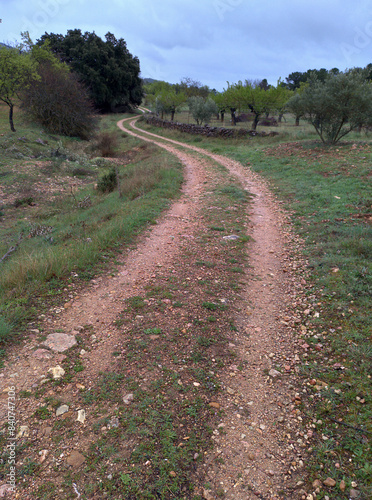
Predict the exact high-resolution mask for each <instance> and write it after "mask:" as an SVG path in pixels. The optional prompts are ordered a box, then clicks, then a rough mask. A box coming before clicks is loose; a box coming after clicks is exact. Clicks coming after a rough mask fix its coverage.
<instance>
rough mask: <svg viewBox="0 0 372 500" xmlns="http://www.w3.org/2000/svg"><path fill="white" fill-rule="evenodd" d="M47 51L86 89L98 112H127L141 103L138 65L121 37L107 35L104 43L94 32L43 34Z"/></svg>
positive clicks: (141, 94)
mask: <svg viewBox="0 0 372 500" xmlns="http://www.w3.org/2000/svg"><path fill="white" fill-rule="evenodd" d="M46 41H48V43H49V46H50V49H51V51H52V52H53V53H54V54H56V55H57V56H58V57H59V58H60V60H61V61H63V62H65V63H66V64H68V66H69V67H70V68H71V69H72V71H73V72H74V73H76V74H77V75H78V76H79V79H80V81H81V82H82V83H83V84H84V85H85V86H86V88H87V89H88V92H89V95H90V97H91V99H92V101H93V103H94V106H95V107H96V108H97V109H98V110H99V111H102V112H116V111H127V110H129V109H131V108H132V107H135V106H138V105H139V104H141V101H142V96H143V93H142V83H141V78H140V76H139V74H140V63H139V60H138V58H137V57H134V56H132V54H131V53H130V52H129V51H128V48H127V45H126V42H125V41H124V40H123V38H119V39H116V38H115V36H114V35H113V34H112V33H107V34H106V36H105V41H104V40H102V39H101V38H100V37H99V36H98V35H96V34H95V33H94V32H93V33H89V32H85V33H82V32H81V30H79V29H75V30H69V31H68V32H67V34H66V35H57V34H54V33H45V34H44V35H43V36H42V37H41V38H40V40H38V41H37V44H38V45H43V44H44V43H45V42H46Z"/></svg>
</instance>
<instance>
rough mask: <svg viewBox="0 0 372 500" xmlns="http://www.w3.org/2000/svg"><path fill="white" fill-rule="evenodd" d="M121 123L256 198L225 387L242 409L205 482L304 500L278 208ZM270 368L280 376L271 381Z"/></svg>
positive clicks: (289, 291)
mask: <svg viewBox="0 0 372 500" xmlns="http://www.w3.org/2000/svg"><path fill="white" fill-rule="evenodd" d="M126 121H129V120H128V119H127V120H122V121H120V122H119V123H118V126H119V127H120V128H121V129H122V130H125V131H126V132H127V133H129V134H131V135H134V136H136V137H139V138H141V139H143V140H146V141H149V140H150V141H151V142H155V143H156V144H157V145H158V146H160V147H163V148H165V149H167V150H168V151H170V152H174V153H175V154H176V155H177V156H179V151H178V150H177V151H174V150H172V148H170V147H169V145H168V144H172V145H175V146H178V147H181V148H182V150H184V149H187V150H192V151H194V152H196V153H198V154H200V155H202V156H203V157H208V158H211V159H212V160H214V161H216V162H217V163H219V164H221V165H223V166H224V167H226V168H227V169H228V170H229V171H230V173H231V174H233V176H235V177H236V178H237V179H238V180H239V181H240V183H241V184H242V185H243V187H244V188H245V189H246V190H247V191H248V192H249V193H251V194H253V195H254V197H253V199H252V202H251V204H250V206H249V216H250V221H251V226H250V228H249V229H248V234H249V236H251V237H252V243H251V244H250V254H249V264H250V266H251V269H250V271H249V270H247V273H248V283H247V288H246V290H245V292H244V295H245V301H244V303H245V304H247V306H246V307H245V309H243V311H242V314H241V315H240V317H239V318H237V321H238V323H239V325H240V328H239V331H241V332H244V333H243V334H240V335H239V334H237V336H236V340H235V342H234V343H235V346H234V348H235V350H236V353H237V355H238V357H239V358H240V359H241V360H243V361H245V362H246V370H245V373H244V377H243V378H239V379H237V378H233V377H232V378H231V379H230V380H226V386H228V391H227V392H228V394H231V400H234V399H235V400H236V402H237V401H239V404H240V406H239V408H238V410H237V411H236V410H235V411H234V410H233V411H230V412H229V413H228V415H227V416H226V419H225V421H224V422H222V423H221V429H222V430H223V432H219V431H217V432H216V435H215V441H216V444H217V452H216V456H218V455H221V457H223V458H222V460H220V461H221V462H223V464H221V465H220V466H216V465H214V466H213V467H211V468H210V470H209V471H208V477H209V478H210V480H211V482H212V483H213V485H214V491H216V490H218V487H219V486H221V487H222V489H223V490H224V491H225V494H226V496H225V498H231V499H241V500H246V499H251V498H252V499H256V498H261V499H276V498H288V499H289V498H301V495H302V494H303V493H304V492H303V491H300V492H298V491H297V492H295V487H296V484H297V487H298V488H299V487H300V486H301V485H302V481H301V468H302V467H303V464H304V460H305V459H306V458H305V457H304V456H303V455H304V454H305V452H304V451H303V448H304V445H303V444H302V441H301V440H299V441H301V446H299V445H298V444H297V443H296V442H295V441H294V439H292V438H293V437H294V436H296V437H300V436H301V435H303V433H302V434H300V433H301V431H300V430H299V429H298V424H299V422H300V421H301V417H300V416H299V411H298V410H296V404H295V403H296V401H297V402H298V401H300V400H301V397H300V395H299V394H298V393H297V392H296V389H295V385H294V383H295V382H294V381H293V378H294V379H295V378H296V377H295V373H296V371H298V369H297V365H298V364H299V361H300V360H299V357H298V352H299V351H298V346H297V342H296V339H295V336H294V331H295V330H294V326H295V324H296V323H299V322H300V318H298V317H293V316H289V315H290V314H291V313H290V311H291V307H290V301H291V298H292V299H294V298H295V297H296V289H297V288H300V283H299V278H296V277H293V276H292V275H291V273H288V261H289V260H290V259H289V256H288V255H289V254H288V244H289V243H290V240H291V233H290V231H289V228H288V225H287V222H286V219H285V217H284V215H283V212H282V211H281V210H280V207H279V204H278V201H276V200H275V199H274V197H273V195H272V193H271V192H270V190H269V189H268V187H267V185H266V184H265V182H264V181H263V180H262V178H260V177H259V176H258V175H256V174H254V173H253V172H252V171H251V170H249V169H247V168H244V167H243V166H242V165H241V164H239V163H238V162H236V161H233V160H231V159H228V158H226V157H223V156H221V155H216V154H211V153H210V152H208V151H206V150H204V149H202V148H198V147H195V146H190V145H187V144H184V143H182V142H179V141H175V140H172V139H165V138H164V137H162V136H158V135H156V134H153V133H150V132H147V131H146V132H145V131H144V130H142V129H139V128H138V127H136V120H131V121H130V127H127V126H126V125H125V122H126ZM133 130H135V131H136V132H134V131H133ZM159 139H161V142H159ZM195 222H196V221H195ZM243 307H244V306H243ZM275 368H279V369H280V372H284V375H283V376H281V375H279V374H278V373H276V374H274V376H269V373H270V370H271V369H275ZM237 396H239V397H237ZM296 398H297V399H296ZM242 465H243V469H244V473H243V474H241V473H240V474H239V475H240V477H239V479H238V480H237V474H236V471H241V469H242ZM204 494H205V498H207V499H208V498H215V497H214V496H213V495H210V494H209V493H208V491H207V490H204ZM283 495H284V496H283Z"/></svg>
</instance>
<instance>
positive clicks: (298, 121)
mask: <svg viewBox="0 0 372 500" xmlns="http://www.w3.org/2000/svg"><path fill="white" fill-rule="evenodd" d="M299 125H300V117H299V116H296V127H298V126H299Z"/></svg>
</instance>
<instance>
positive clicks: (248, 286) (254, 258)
mask: <svg viewBox="0 0 372 500" xmlns="http://www.w3.org/2000/svg"><path fill="white" fill-rule="evenodd" d="M128 121H129V122H130V124H129V123H128ZM118 126H119V127H120V128H121V129H122V130H123V131H125V132H126V133H128V134H131V135H135V136H137V137H140V138H141V139H142V140H146V141H151V142H154V143H155V144H157V145H158V146H160V147H162V148H164V149H166V150H167V151H168V152H170V153H172V154H174V155H176V156H177V157H178V158H179V159H180V161H181V162H182V164H183V165H184V172H185V183H184V186H183V191H182V195H181V197H180V199H179V200H177V201H176V202H175V203H174V204H173V205H172V206H171V208H170V210H169V211H168V212H167V213H165V214H164V216H163V217H162V218H161V219H160V220H159V221H158V222H157V224H156V225H155V226H153V227H152V229H151V230H148V231H147V232H146V234H144V235H143V236H142V237H141V238H140V240H139V242H138V244H137V246H136V248H135V249H133V250H131V251H129V252H128V253H127V254H126V255H125V256H124V257H123V260H124V262H122V264H120V265H118V266H117V271H118V272H117V274H116V276H115V277H112V276H104V277H102V278H99V279H96V280H93V282H92V283H91V284H90V285H89V286H88V287H87V288H86V289H84V290H81V292H80V293H79V295H78V296H75V297H74V298H73V299H72V300H71V301H69V302H67V303H66V304H65V307H64V308H61V310H58V311H52V312H51V314H50V315H49V316H48V315H47V316H46V317H45V318H44V331H43V335H44V337H45V336H46V335H47V334H48V333H49V334H51V333H53V332H61V331H63V332H64V334H65V335H67V336H68V337H69V338H70V339H73V340H74V339H75V338H77V337H78V336H79V335H80V336H82V337H83V338H84V346H85V348H84V349H83V350H80V354H79V353H78V356H79V363H80V364H77V365H75V366H78V367H80V366H83V367H84V370H82V371H80V368H79V369H76V370H75V372H76V373H72V374H71V375H70V381H69V383H68V384H67V385H65V386H63V388H61V387H59V386H57V387H53V386H49V385H48V384H46V387H48V388H49V387H50V388H49V389H48V392H47V396H48V397H49V398H50V399H51V400H52V399H53V398H56V397H58V401H59V404H60V403H65V406H66V407H67V409H66V412H67V413H66V415H69V418H71V420H73V419H74V412H78V411H81V410H82V408H85V413H84V414H86V421H85V420H84V421H83V425H84V427H82V428H80V427H79V428H76V430H75V431H74V432H70V434H69V433H67V434H65V437H66V441H65V442H64V443H63V446H62V447H61V443H60V440H59V439H58V432H61V430H60V429H61V425H62V424H60V423H59V422H60V421H58V420H56V422H55V423H54V427H51V425H48V420H47V419H48V418H49V419H53V418H55V417H54V416H53V415H52V411H51V410H50V408H49V407H47V406H45V407H41V403H40V400H39V399H38V397H37V395H36V396H35V397H34V396H31V392H32V391H35V390H36V391H38V390H39V388H40V387H42V386H43V384H44V382H45V381H46V380H47V378H46V375H47V374H48V370H50V368H53V367H56V366H57V365H61V364H63V363H64V362H65V361H66V357H67V358H68V356H69V354H68V353H69V351H68V350H64V349H63V348H62V349H60V350H59V349H58V348H57V347H56V345H53V344H49V345H45V343H44V341H45V338H44V340H43V339H42V338H41V337H40V332H38V331H34V332H31V334H30V337H29V339H28V341H27V342H26V343H25V345H23V346H22V348H19V347H17V348H15V349H14V350H13V352H12V353H11V355H10V357H9V360H8V361H7V363H6V365H5V367H4V369H3V371H2V374H1V385H2V399H3V401H4V405H2V415H1V418H2V421H3V422H4V421H5V419H6V405H5V400H6V397H7V395H8V394H7V391H8V390H9V389H7V388H9V387H16V391H17V393H18V394H20V393H22V394H23V395H24V398H22V399H20V400H19V401H18V408H17V411H18V422H17V424H18V429H22V428H23V434H22V432H21V433H19V432H20V431H18V435H19V442H20V444H21V445H24V449H23V451H22V452H20V453H23V455H21V461H22V463H23V464H24V463H29V462H27V460H28V459H30V460H31V458H32V460H33V461H34V462H35V463H39V464H40V465H39V467H40V471H39V474H38V475H37V476H35V477H33V480H32V481H31V480H30V479H28V476H26V479H24V483H25V484H24V485H23V486H24V490H23V491H22V492H21V495H23V496H19V494H18V493H17V494H18V496H14V498H24V499H26V498H36V497H34V496H33V495H34V491H35V490H36V489H37V488H42V486H43V485H44V484H46V483H48V481H49V482H52V483H54V484H55V485H56V493H55V496H51V497H46V498H66V491H69V494H70V495H71V498H74V492H75V494H76V498H80V492H79V490H80V489H82V488H86V490H84V491H88V489H89V488H88V486H87V485H86V483H87V482H88V483H89V482H91V481H92V479H89V480H87V479H85V483H84V478H83V476H82V475H81V474H80V472H79V471H80V469H79V467H81V466H82V464H83V463H84V460H85V458H84V457H87V456H88V455H89V453H90V451H89V450H91V449H92V441H93V436H94V434H95V433H96V431H94V425H98V424H97V419H96V420H94V414H93V412H91V413H89V409H88V408H86V407H83V403H82V401H85V402H86V401H87V398H85V400H82V399H81V391H87V390H88V391H90V390H91V389H92V390H93V389H94V387H95V383H96V382H97V379H98V377H99V376H100V375H99V374H102V373H105V372H110V371H111V372H112V371H113V365H114V364H115V363H119V362H120V359H121V357H122V356H123V354H122V353H124V352H125V349H126V346H127V345H128V343H129V342H130V333H129V332H127V330H126V329H125V328H124V330H122V331H119V329H118V328H115V326H114V325H115V322H116V321H117V320H118V317H120V314H121V313H122V311H123V308H124V307H125V304H126V301H127V300H128V299H129V298H133V297H138V296H140V295H144V294H145V290H146V287H148V286H150V285H151V286H153V285H154V280H155V281H156V279H157V277H158V276H159V273H160V270H167V272H168V273H175V275H176V274H177V270H179V269H181V271H180V272H181V273H182V258H183V255H186V252H189V251H190V248H188V245H189V244H190V245H193V250H192V251H193V252H195V253H196V254H198V252H199V253H200V252H201V250H200V249H199V250H198V244H199V243H198V242H199V239H200V238H201V237H200V235H203V234H204V233H205V232H206V222H205V218H204V215H205V213H206V211H207V210H208V209H209V208H213V207H207V206H206V199H207V197H208V196H209V194H210V193H209V191H208V190H209V187H210V184H211V183H212V182H213V181H214V177H215V176H216V175H217V173H216V172H217V171H218V169H221V166H222V167H223V168H224V169H227V171H228V174H227V175H228V176H230V179H235V182H238V183H240V184H241V185H242V186H243V188H244V190H246V191H247V192H249V193H250V194H251V195H253V196H252V198H251V202H250V203H249V204H248V205H247V207H248V208H247V212H246V214H245V222H244V224H245V227H246V233H247V235H248V236H249V237H251V240H250V242H249V243H248V250H249V259H248V264H247V266H246V268H245V269H244V270H243V271H244V275H242V276H241V282H243V283H244V287H243V289H242V290H241V298H240V299H239V303H238V304H236V305H235V306H234V307H235V311H236V313H235V318H234V321H235V324H236V326H237V327H236V328H235V327H234V329H233V332H232V333H231V336H230V342H229V345H228V349H229V350H230V351H231V352H232V353H233V354H234V356H235V358H234V359H235V361H234V363H233V364H231V367H230V369H229V370H227V371H226V370H221V371H220V373H217V376H219V380H220V384H221V387H222V389H223V392H222V394H221V397H220V401H219V403H215V404H216V405H218V408H220V407H221V408H222V409H223V413H222V414H221V416H220V417H219V421H218V424H217V425H216V428H215V429H214V430H213V436H212V439H213V441H214V444H215V446H214V448H213V450H211V451H210V452H205V456H204V457H203V461H202V463H201V465H200V466H199V468H198V470H196V472H195V477H199V478H200V484H199V485H197V492H199V494H200V495H201V496H202V497H203V498H205V499H207V500H208V499H215V498H219V497H223V498H226V499H240V500H243V499H244V500H247V499H257V498H259V499H265V500H269V499H279V498H280V499H292V498H293V499H297V498H298V499H300V498H306V494H305V492H304V491H303V490H301V486H302V468H303V465H304V462H305V461H306V453H307V451H306V449H307V436H306V435H304V430H303V429H301V427H300V426H299V425H300V424H301V419H302V417H301V414H300V411H299V410H298V402H299V401H301V394H299V393H297V389H296V380H297V375H296V372H297V370H298V365H299V363H300V358H299V348H298V344H297V341H296V329H297V326H298V324H299V322H300V320H301V318H299V317H297V316H296V314H295V313H294V312H293V311H292V305H291V304H292V302H293V301H294V300H295V299H296V297H297V294H298V293H299V290H300V288H301V283H300V281H301V279H302V280H303V278H301V276H300V275H299V274H298V271H299V270H300V267H301V266H300V263H299V262H297V263H296V265H295V267H296V275H294V274H293V273H292V272H291V271H292V257H291V256H290V255H291V254H290V252H289V248H290V247H291V248H292V250H293V248H295V247H296V246H297V245H298V242H297V241H296V239H295V238H294V237H293V235H292V233H291V231H290V227H289V225H288V223H287V220H286V218H285V216H284V214H283V212H282V211H281V209H280V205H279V203H278V202H277V201H276V200H275V199H274V197H273V195H272V194H271V192H270V190H269V189H268V188H267V186H266V185H265V183H264V182H263V181H262V179H260V178H259V176H257V175H255V174H254V173H252V172H251V171H250V170H249V169H248V168H244V167H243V166H242V165H240V164H239V163H237V162H234V161H232V160H230V159H228V158H224V157H222V156H219V155H214V154H210V153H209V152H207V151H204V150H203V149H201V148H197V147H192V146H188V145H185V144H183V143H180V142H177V141H173V140H169V139H167V140H166V139H164V138H162V137H160V136H156V135H154V134H150V133H148V132H146V133H145V132H144V131H142V130H139V129H138V128H136V125H135V120H133V119H130V120H128V119H127V120H122V121H120V122H119V123H118ZM233 208H234V207H232V209H233ZM216 248H217V247H216ZM203 251H204V250H203ZM216 252H217V250H216ZM216 255H217V254H216ZM177 266H178V267H177ZM184 272H185V273H186V267H185V271H184ZM205 272H206V273H207V272H208V269H206V271H205ZM239 272H240V270H239ZM213 277H214V280H215V282H216V283H218V281H219V280H218V268H217V269H215V270H214V275H213ZM186 279H190V278H186ZM198 280H201V277H196V278H195V283H198ZM191 281H192V280H191ZM191 281H190V283H191ZM200 282H202V281H200ZM192 286H193V285H192V284H191V291H185V292H183V293H185V294H189V295H188V297H189V299H188V300H190V301H192V300H195V294H196V296H197V293H198V292H197V291H196V292H195V291H194V294H193V289H192ZM195 286H196V285H195ZM220 300H221V301H222V303H224V302H223V301H224V300H225V299H223V298H222V299H220ZM170 302H171V301H170V300H168V301H167V299H165V300H163V303H162V307H163V309H161V310H160V309H158V310H157V312H155V313H154V314H155V316H157V321H158V322H159V323H160V322H161V321H164V322H165V323H164V324H165V325H166V324H167V322H169V324H171V322H172V321H173V323H174V319H172V318H173V316H174V317H175V307H171V304H169V303H170ZM148 304H149V305H151V301H148ZM167 307H168V309H169V311H168V309H167ZM152 317H153V316H152ZM185 317H186V316H185ZM180 318H181V320H183V318H184V316H183V315H182V314H180ZM141 321H143V316H141V315H137V316H135V317H134V319H133V322H134V323H135V322H137V323H138V322H141ZM177 321H179V319H178V320H177ZM185 321H186V319H185ZM210 321H212V319H211V318H210ZM213 321H216V319H215V318H214V319H213ZM217 321H219V320H217ZM84 325H85V326H84ZM87 325H88V326H87ZM190 328H192V326H191V323H186V325H185V328H184V329H183V330H182V331H184V332H185V334H186V336H187V333H186V332H187V329H190ZM92 332H94V334H93V335H92V334H91V333H92ZM125 335H127V337H128V339H127V340H125ZM158 337H159V335H157V334H156V332H155V335H152V336H151V341H152V342H158ZM186 340H187V339H186ZM113 352H114V354H115V356H116V355H118V358H117V359H116V358H115V363H114V361H113ZM212 361H213V362H214V359H213V360H212ZM115 366H116V365H115ZM158 366H159V367H160V366H161V365H160V364H159V365H158ZM238 367H239V368H238ZM131 369H132V368H130V369H128V373H130V370H131ZM148 376H149V375H148V374H147V372H146V373H145V372H144V371H143V372H141V373H139V378H141V377H142V378H143V380H144V381H146V377H148ZM179 383H180V384H181V385H182V381H181V380H179ZM193 385H194V388H196V389H197V388H198V387H199V386H200V383H199V382H194V384H193ZM84 394H85V393H84ZM125 397H126V396H125V395H124V399H125ZM216 407H217V406H216ZM58 410H59V409H58ZM58 410H57V411H58ZM111 410H112V412H114V413H115V411H116V410H117V404H116V403H115V404H113V406H112V408H111ZM53 411H54V410H53ZM61 411H62V410H61ZM63 411H64V410H63ZM105 411H107V410H105ZM35 415H36V416H37V418H36V417H35ZM44 417H45V421H44ZM112 418H114V417H112ZM112 418H111V420H112ZM115 418H116V417H115ZM66 422H67V420H66ZM72 425H73V424H72V423H71V426H72ZM74 425H75V426H76V425H80V424H76V423H75V424H74ZM182 425H183V424H180V426H181V427H182ZM103 429H106V427H103ZM185 439H188V438H187V437H186V438H185ZM26 445H27V446H26ZM74 453H75V454H76V453H78V458H81V461H80V462H79V460H77V461H75V463H73V460H72V458H71V457H75V456H76V455H74ZM196 455H197V454H196ZM196 455H195V456H196ZM40 457H41V458H40ZM66 457H67V465H68V466H69V467H70V468H71V467H72V469H73V471H75V472H76V474H75V476H74V479H73V480H74V481H75V482H73V483H72V482H71V481H72V480H70V482H69V486H66V484H67V483H66V480H65V479H64V478H65V476H64V474H65V473H66V470H67V469H66V468H65V467H67V465H66V463H65V461H66ZM69 460H70V462H69ZM171 472H172V473H174V474H175V475H177V471H171ZM97 474H98V472H97ZM106 475H107V474H106ZM110 475H111V476H112V475H114V476H115V472H113V473H112V474H109V476H110ZM109 476H108V477H109ZM86 477H88V476H86ZM110 480H111V479H110ZM79 481H81V484H80V483H79ZM97 481H98V479H97ZM97 484H98V483H97ZM84 485H85V486H84ZM68 488H70V489H68ZM5 490H6V487H5V486H4V485H3V486H1V485H0V495H1V493H2V492H4V491H5ZM94 491H95V490H94ZM27 495H29V496H27ZM304 495H305V496H304ZM84 498H92V499H93V498H97V499H98V498H111V497H110V496H107V494H105V495H103V494H102V496H100V494H99V493H95V494H94V495H93V494H92V496H89V495H88V494H87V493H85V497H84ZM112 498H116V497H112ZM130 498H132V497H130ZM170 498H171V497H170ZM185 498H188V497H187V496H185Z"/></svg>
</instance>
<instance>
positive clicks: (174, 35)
mask: <svg viewBox="0 0 372 500" xmlns="http://www.w3.org/2000/svg"><path fill="white" fill-rule="evenodd" d="M0 18H1V24H0V41H2V42H14V41H16V40H17V41H20V32H21V31H29V32H30V35H31V38H32V39H33V40H34V41H35V40H36V39H38V38H39V37H40V36H41V35H43V34H44V33H45V32H48V33H59V34H63V35H65V34H66V33H67V30H69V29H76V28H79V29H81V30H82V31H83V32H85V31H89V32H92V31H94V32H95V33H96V34H97V35H99V36H100V37H102V38H104V35H105V34H106V33H107V32H108V31H110V32H111V33H113V34H114V35H115V36H116V38H124V40H125V41H126V42H127V46H128V49H129V51H130V52H131V53H132V54H133V55H135V56H137V57H138V58H139V60H140V64H141V76H142V77H144V78H145V77H150V78H155V79H157V80H165V81H168V82H171V83H177V82H179V81H180V80H181V79H182V78H183V77H190V78H192V79H194V80H198V81H200V82H201V83H202V84H205V85H208V86H209V87H211V88H216V89H217V90H219V91H221V90H223V88H225V87H226V86H227V85H226V82H227V81H229V82H230V83H236V82H238V81H239V80H243V81H244V80H245V79H260V80H261V79H263V78H267V80H268V81H269V83H271V84H276V82H277V80H278V79H279V78H282V79H283V80H284V79H285V77H286V76H288V75H289V74H290V73H292V72H294V71H306V70H308V69H320V68H326V69H331V68H335V67H337V68H339V69H340V70H342V71H343V70H345V69H346V68H351V67H354V66H363V67H364V66H366V65H367V64H368V63H370V62H372V0H353V1H352V0H109V1H108V2H104V0H100V1H98V0H0Z"/></svg>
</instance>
